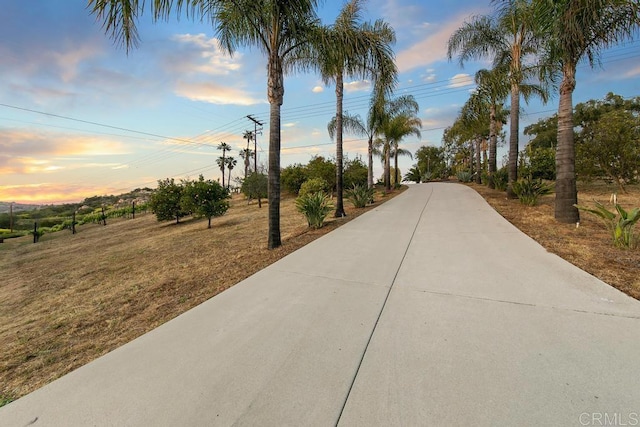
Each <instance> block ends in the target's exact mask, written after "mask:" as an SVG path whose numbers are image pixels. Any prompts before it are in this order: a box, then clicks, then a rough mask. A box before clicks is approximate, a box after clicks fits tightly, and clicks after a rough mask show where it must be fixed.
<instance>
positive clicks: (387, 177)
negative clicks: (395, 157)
mask: <svg viewBox="0 0 640 427" xmlns="http://www.w3.org/2000/svg"><path fill="white" fill-rule="evenodd" d="M383 149H384V150H385V152H384V189H385V190H386V191H387V192H389V191H391V170H390V169H391V164H390V163H391V153H390V151H391V144H390V143H388V142H387V144H386V145H385V147H384V148H383Z"/></svg>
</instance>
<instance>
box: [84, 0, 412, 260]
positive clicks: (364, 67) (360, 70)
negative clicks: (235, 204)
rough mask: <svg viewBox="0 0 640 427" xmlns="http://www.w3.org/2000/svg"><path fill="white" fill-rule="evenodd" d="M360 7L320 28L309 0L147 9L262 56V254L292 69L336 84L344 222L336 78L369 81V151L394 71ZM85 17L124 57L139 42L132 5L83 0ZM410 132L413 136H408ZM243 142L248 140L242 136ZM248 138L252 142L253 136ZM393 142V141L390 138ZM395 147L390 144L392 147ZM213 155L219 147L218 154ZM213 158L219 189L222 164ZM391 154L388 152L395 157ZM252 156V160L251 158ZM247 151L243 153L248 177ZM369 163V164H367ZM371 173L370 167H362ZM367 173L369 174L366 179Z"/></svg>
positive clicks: (237, 0) (272, 218)
mask: <svg viewBox="0 0 640 427" xmlns="http://www.w3.org/2000/svg"><path fill="white" fill-rule="evenodd" d="M362 4H363V0H349V1H348V2H347V3H346V4H345V5H344V8H343V9H342V11H341V12H340V14H339V15H338V17H337V19H336V22H335V23H334V24H333V25H329V26H323V25H321V24H320V21H319V19H318V17H317V14H316V8H317V6H318V1H317V0H288V1H279V0H193V1H185V0H175V1H167V0H157V1H153V2H149V3H147V5H148V6H150V8H151V13H152V15H153V18H154V19H155V20H161V19H167V18H168V17H169V16H170V15H172V14H174V13H175V14H178V15H179V14H180V13H182V12H186V13H187V15H188V16H189V17H191V18H194V19H203V20H209V21H210V22H211V24H212V26H213V27H214V28H215V31H216V36H217V37H218V39H219V41H220V44H221V46H222V48H223V49H224V50H225V51H226V52H227V53H229V54H233V53H234V52H235V51H236V50H237V49H238V48H240V47H257V48H258V49H259V50H260V51H262V52H263V54H264V55H265V56H266V57H267V98H268V100H269V104H270V113H269V160H268V188H269V191H268V200H269V213H268V217H269V236H268V247H269V248H270V249H273V248H276V247H278V246H280V245H281V237H280V108H281V106H282V103H283V99H284V75H285V74H286V73H289V72H292V71H296V70H311V69H314V70H317V71H318V72H319V73H320V74H321V76H322V78H323V80H324V81H325V83H327V84H328V83H334V84H335V85H336V119H335V120H336V126H335V127H334V131H335V135H336V161H337V163H338V167H337V172H336V174H337V177H336V178H337V181H338V192H337V194H338V198H337V203H336V212H335V215H336V216H343V215H344V207H343V202H342V157H343V156H342V131H343V114H342V97H343V90H344V79H345V78H351V77H360V78H363V79H371V81H372V82H373V88H374V89H373V93H374V95H375V99H376V100H375V101H372V105H373V106H375V107H372V108H374V109H375V111H377V113H376V114H375V115H374V117H372V118H373V119H374V121H375V123H371V127H370V128H369V129H370V130H371V132H372V133H371V138H370V141H369V152H370V153H372V152H373V147H372V143H373V136H374V135H377V134H378V133H379V129H381V127H380V126H381V123H382V121H381V120H380V117H379V116H380V114H381V113H382V112H384V111H385V110H384V109H382V108H381V107H380V105H381V104H382V102H384V100H385V99H386V97H388V96H389V95H390V94H391V93H392V91H393V89H394V87H395V84H396V79H397V68H396V65H395V62H394V56H393V52H392V50H391V45H392V44H393V43H394V42H395V34H394V32H393V30H392V28H391V27H390V26H389V25H388V24H387V23H385V22H384V21H382V20H377V21H375V22H373V23H370V22H362V19H361V14H362ZM89 9H90V10H91V13H93V14H94V15H96V16H97V18H98V20H99V21H102V23H103V27H104V29H105V31H106V32H107V33H108V34H109V35H110V36H111V37H112V38H113V39H114V40H115V41H116V43H119V44H121V45H123V46H124V47H125V48H126V49H127V51H129V49H130V48H131V47H133V46H136V45H137V44H138V43H139V41H140V38H139V34H138V31H137V20H138V18H139V17H140V16H141V15H142V14H143V13H144V11H145V2H141V1H139V0H111V1H108V2H106V1H103V0H89ZM414 133H415V132H414ZM244 137H245V139H247V143H248V142H249V140H250V138H251V136H250V135H245V136H244ZM254 137H255V136H254ZM394 138H396V139H397V138H398V137H397V136H394ZM397 142H398V141H395V142H393V144H397ZM219 148H220V147H219ZM220 149H221V150H222V157H221V159H219V162H218V164H219V166H220V170H221V171H222V176H223V178H222V180H223V185H224V181H225V174H224V172H225V168H226V170H229V169H230V168H233V166H234V165H235V163H233V164H230V163H227V160H226V156H225V153H226V152H227V151H228V150H227V149H226V148H220ZM398 153H399V151H398V149H397V147H396V154H398ZM254 155H255V153H254ZM249 157H250V152H249V148H248V147H247V150H246V151H245V152H244V154H243V158H244V160H245V175H246V174H247V172H248V169H249V167H248V158H249ZM370 163H371V162H370ZM370 168H371V164H370ZM370 173H371V172H370Z"/></svg>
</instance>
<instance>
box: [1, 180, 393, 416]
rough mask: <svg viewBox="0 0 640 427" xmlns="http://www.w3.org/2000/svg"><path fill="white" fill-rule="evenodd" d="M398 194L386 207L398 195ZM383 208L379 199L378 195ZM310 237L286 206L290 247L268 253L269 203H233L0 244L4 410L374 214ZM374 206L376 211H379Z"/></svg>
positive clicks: (352, 213)
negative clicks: (188, 215)
mask: <svg viewBox="0 0 640 427" xmlns="http://www.w3.org/2000/svg"><path fill="white" fill-rule="evenodd" d="M400 192H401V191H399V192H394V193H392V194H391V195H389V196H386V198H390V197H393V196H395V195H396V194H399V193H400ZM376 199H377V200H378V201H380V200H381V195H380V194H377V195H376ZM345 205H346V206H345V208H346V211H347V215H348V216H347V218H342V219H333V218H329V220H328V224H327V225H326V226H325V227H323V228H322V229H320V230H310V229H308V228H307V224H306V220H305V218H304V216H302V215H301V214H300V213H298V212H297V211H296V210H295V207H294V199H293V198H288V199H284V200H283V201H282V204H281V234H282V240H283V245H282V247H280V248H278V249H276V250H273V251H269V250H267V249H266V236H267V228H268V226H267V209H268V206H267V205H266V203H265V204H264V205H263V207H262V209H259V208H258V206H257V204H256V203H253V204H251V205H250V206H247V203H246V201H244V200H242V199H241V198H240V197H237V198H234V199H233V200H232V202H231V208H230V209H229V211H228V212H227V214H225V215H224V216H223V217H220V218H216V219H214V220H213V221H212V229H210V230H208V229H207V221H206V219H204V220H185V221H184V222H182V223H181V224H179V225H175V224H173V223H158V222H157V221H156V220H155V216H153V215H151V214H147V215H143V216H141V217H139V218H136V219H135V220H126V219H121V220H112V221H110V222H108V225H107V226H106V227H104V226H101V225H85V226H82V227H78V230H79V232H78V234H76V235H71V234H70V233H68V232H59V233H53V234H46V235H45V236H43V237H42V238H41V240H40V242H39V243H38V244H35V245H34V244H33V243H32V238H31V237H24V238H19V239H10V240H7V241H5V243H3V244H2V245H0V268H1V271H2V276H3V279H2V282H1V284H0V343H1V345H0V348H1V349H2V360H1V361H0V405H1V404H2V403H6V401H8V400H11V399H16V398H18V397H20V396H23V395H25V394H27V393H29V392H31V391H33V390H35V389H37V388H39V387H42V386H43V385H45V384H47V383H49V382H51V381H53V380H54V379H56V378H58V377H60V376H62V375H64V374H66V373H68V372H70V371H72V370H74V369H76V368H78V367H80V366H82V365H84V364H86V363H88V362H89V361H91V360H93V359H95V358H97V357H99V356H101V355H103V354H105V353H107V352H109V351H111V350H113V349H115V348H117V347H118V346H121V345H122V344H124V343H126V342H129V341H131V340H133V339H134V338H136V337H138V336H140V335H142V334H144V333H145V332H147V331H149V330H151V329H153V328H155V327H157V326H158V325H160V324H162V323H164V322H166V321H168V320H170V319H172V318H174V317H176V316H177V315H179V314H181V313H183V312H185V311H187V310H189V309H190V308H192V307H194V306H196V305H198V304H200V303H202V302H203V301H205V300H207V299H209V298H211V297H213V296H214V295H216V294H218V293H220V292H222V291H224V290H225V289H227V288H229V287H230V286H233V285H234V284H236V283H238V282H240V281H241V280H242V279H244V278H246V277H248V276H250V275H252V274H253V273H255V272H257V271H259V270H260V269H262V268H264V267H266V266H267V265H269V264H271V263H273V262H275V261H277V260H278V259H280V258H282V257H283V256H285V255H287V254H289V253H291V252H293V251H294V250H296V249H298V248H300V247H302V246H304V245H306V244H307V243H309V242H311V241H312V240H314V239H316V238H318V237H320V236H322V235H323V234H326V233H328V232H329V231H331V230H333V229H335V228H336V227H338V226H340V225H341V224H344V223H345V222H347V221H349V220H351V219H353V218H355V217H357V216H358V215H360V214H362V213H364V212H366V211H367V210H369V209H371V207H368V208H365V209H358V210H356V209H353V208H351V204H350V203H348V202H345ZM374 206H375V205H374Z"/></svg>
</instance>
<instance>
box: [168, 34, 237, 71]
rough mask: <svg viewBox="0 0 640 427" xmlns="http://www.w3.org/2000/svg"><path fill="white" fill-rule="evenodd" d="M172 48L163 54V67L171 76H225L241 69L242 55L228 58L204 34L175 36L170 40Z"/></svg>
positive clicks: (215, 43) (216, 43)
mask: <svg viewBox="0 0 640 427" xmlns="http://www.w3.org/2000/svg"><path fill="white" fill-rule="evenodd" d="M171 40H172V41H173V42H174V48H173V49H171V50H169V51H168V52H170V53H166V54H165V58H164V63H165V67H166V68H167V69H168V70H169V71H170V72H171V74H173V75H177V76H178V75H179V76H184V75H185V74H206V75H210V76H226V75H230V74H232V73H236V72H237V71H238V70H240V69H241V68H242V62H241V60H242V56H243V55H242V54H240V53H235V54H234V56H233V57H231V56H229V55H228V54H227V53H226V52H225V51H224V50H223V49H222V48H221V47H220V43H219V41H218V39H216V38H215V37H213V38H207V37H206V36H205V35H204V34H195V35H194V34H177V35H175V36H173V37H172V38H171Z"/></svg>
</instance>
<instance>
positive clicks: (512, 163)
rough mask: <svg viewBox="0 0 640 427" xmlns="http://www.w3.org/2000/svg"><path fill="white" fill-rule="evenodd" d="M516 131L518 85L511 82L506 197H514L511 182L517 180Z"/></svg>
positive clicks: (518, 122)
mask: <svg viewBox="0 0 640 427" xmlns="http://www.w3.org/2000/svg"><path fill="white" fill-rule="evenodd" d="M518 132H520V87H519V86H518V83H511V121H510V123H509V183H508V185H507V197H508V198H509V199H516V198H518V196H516V194H515V193H514V192H513V183H514V182H516V181H517V180H518V138H519V136H518Z"/></svg>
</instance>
